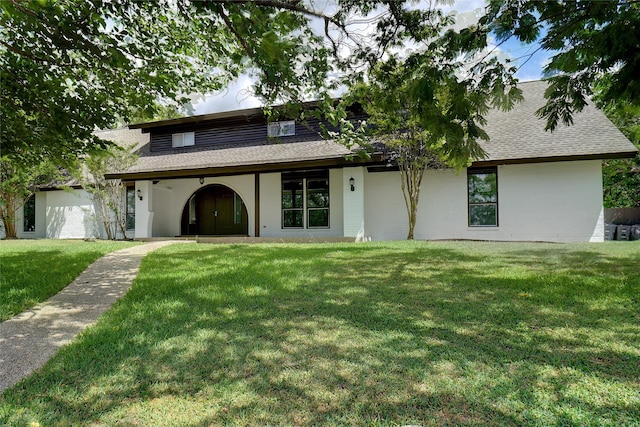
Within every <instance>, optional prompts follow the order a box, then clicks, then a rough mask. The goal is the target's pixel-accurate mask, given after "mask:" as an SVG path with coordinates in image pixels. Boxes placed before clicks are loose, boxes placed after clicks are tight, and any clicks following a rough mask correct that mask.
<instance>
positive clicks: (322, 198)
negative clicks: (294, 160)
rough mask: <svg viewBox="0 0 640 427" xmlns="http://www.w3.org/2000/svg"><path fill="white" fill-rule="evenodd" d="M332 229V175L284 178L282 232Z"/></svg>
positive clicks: (313, 174)
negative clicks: (304, 229)
mask: <svg viewBox="0 0 640 427" xmlns="http://www.w3.org/2000/svg"><path fill="white" fill-rule="evenodd" d="M305 227H306V228H327V227H329V173H328V172H327V171H322V172H315V173H306V174H300V173H292V174H283V175H282V228H305Z"/></svg>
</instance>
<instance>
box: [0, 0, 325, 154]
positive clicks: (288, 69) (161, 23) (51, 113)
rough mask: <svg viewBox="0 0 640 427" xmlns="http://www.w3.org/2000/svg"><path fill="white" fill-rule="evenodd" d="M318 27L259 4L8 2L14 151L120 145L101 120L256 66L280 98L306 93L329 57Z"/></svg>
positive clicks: (0, 27)
mask: <svg viewBox="0 0 640 427" xmlns="http://www.w3.org/2000/svg"><path fill="white" fill-rule="evenodd" d="M275 3H280V2H274V4H275ZM282 3H283V4H284V5H286V4H287V3H286V2H282ZM306 25H307V18H306V17H305V16H304V15H302V14H300V13H294V12H292V11H289V10H286V9H285V8H282V7H281V8H279V9H278V8H276V7H267V6H260V5H258V4H256V3H254V2H245V4H242V3H237V2H226V1H225V2H223V1H210V2H190V1H179V2H160V3H156V2H137V1H130V2H111V1H102V0H92V1H84V0H57V1H54V0H29V1H15V0H10V1H3V2H0V81H1V82H2V85H1V89H0V113H1V116H0V117H1V118H2V120H0V122H1V125H0V126H2V128H1V129H0V130H1V132H2V152H3V155H5V156H11V157H14V158H16V159H22V160H23V161H27V163H31V164H33V163H37V162H34V161H29V159H33V158H34V157H35V158H38V159H39V158H42V157H43V156H46V157H48V158H50V159H52V160H55V161H57V162H58V163H59V164H62V165H64V164H65V163H66V162H67V161H69V160H71V159H74V158H76V157H77V156H78V155H80V154H85V153H90V152H92V151H93V150H95V149H101V148H104V147H105V146H106V145H108V143H107V142H106V141H102V140H100V139H99V138H98V137H97V136H95V135H94V134H93V131H94V130H95V129H96V128H97V129H107V128H109V127H111V126H112V125H113V124H114V123H116V122H117V121H118V120H122V121H125V122H128V121H129V120H130V118H131V117H132V114H133V113H134V112H138V111H141V110H142V111H145V110H146V111H148V113H149V114H150V115H153V111H154V110H155V109H156V108H158V105H159V104H158V101H160V100H162V101H163V102H166V101H171V102H177V103H182V102H183V101H185V100H186V97H185V96H184V95H185V94H189V93H192V92H196V93H206V92H209V91H212V90H215V89H219V88H221V87H223V86H224V85H225V84H226V82H228V81H229V79H230V78H232V77H233V76H236V75H238V73H240V72H241V71H244V70H247V69H253V70H254V72H255V73H256V74H259V75H260V76H261V77H262V80H261V83H260V84H259V85H258V91H259V94H261V95H264V96H265V97H266V98H267V99H268V100H274V99H275V98H277V96H279V95H282V94H283V93H284V92H283V91H280V88H287V92H286V93H287V94H289V95H291V96H299V95H300V93H299V91H302V90H303V89H302V88H304V87H313V86H314V85H316V84H318V83H319V82H320V81H322V80H323V79H324V77H325V75H326V67H327V65H326V52H325V49H324V47H323V46H322V45H321V44H320V43H319V41H318V38H317V37H316V36H314V35H313V34H311V33H310V31H309V30H308V28H307V27H306Z"/></svg>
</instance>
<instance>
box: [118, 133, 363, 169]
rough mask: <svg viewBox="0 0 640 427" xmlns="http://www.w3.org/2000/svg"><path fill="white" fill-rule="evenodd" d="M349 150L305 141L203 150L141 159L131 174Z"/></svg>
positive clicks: (315, 157)
mask: <svg viewBox="0 0 640 427" xmlns="http://www.w3.org/2000/svg"><path fill="white" fill-rule="evenodd" d="M350 153H351V152H350V150H348V149H346V148H345V147H344V146H342V145H339V144H336V143H334V142H332V141H325V140H319V141H306V142H293V143H281V144H271V145H256V146H248V147H247V146H244V147H238V148H226V149H218V150H202V151H191V152H183V153H178V154H161V155H158V154H154V155H150V156H146V157H140V158H139V159H138V163H137V164H136V165H135V166H133V167H132V168H131V169H129V172H130V173H136V172H147V171H169V170H175V169H203V168H213V167H219V168H224V167H229V166H248V165H266V164H275V163H287V162H298V161H313V160H322V159H341V158H344V157H345V156H346V155H348V154H350Z"/></svg>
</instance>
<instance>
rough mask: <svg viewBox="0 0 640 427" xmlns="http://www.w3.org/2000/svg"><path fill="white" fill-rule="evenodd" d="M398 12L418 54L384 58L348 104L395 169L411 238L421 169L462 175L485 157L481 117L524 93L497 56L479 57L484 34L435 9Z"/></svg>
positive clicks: (355, 90) (507, 104)
mask: <svg viewBox="0 0 640 427" xmlns="http://www.w3.org/2000/svg"><path fill="white" fill-rule="evenodd" d="M402 13H403V15H402V22H404V24H403V25H404V26H405V28H406V32H407V34H409V36H408V39H409V40H410V41H411V43H412V44H415V45H416V46H417V47H416V49H414V50H413V51H411V52H405V51H402V52H398V53H395V54H393V53H391V52H390V53H388V54H387V56H386V58H385V59H384V60H380V61H378V62H377V64H375V66H373V67H372V68H371V69H370V72H369V73H368V75H367V76H366V77H365V78H363V79H362V81H361V82H360V83H359V84H357V85H356V86H355V87H354V88H353V89H352V93H351V94H350V96H349V97H348V98H350V99H349V100H348V101H347V102H358V103H359V104H361V105H362V106H363V108H364V110H365V111H366V112H367V113H368V115H369V117H370V118H369V120H368V123H366V124H365V128H366V130H367V132H366V133H368V134H369V135H373V141H376V142H380V143H382V144H383V145H384V146H385V149H386V150H388V151H390V152H391V161H393V162H394V163H396V164H397V165H398V166H399V167H400V172H401V183H402V191H403V195H404V199H405V202H406V207H407V214H408V219H409V233H408V235H407V238H408V239H413V230H414V227H415V222H416V214H417V207H418V200H419V193H420V186H421V182H422V177H423V174H424V171H425V169H427V168H443V167H445V166H447V167H453V168H456V169H458V170H460V169H462V168H465V167H467V166H468V165H469V164H470V162H471V161H473V160H478V159H481V158H483V157H484V152H483V150H482V148H481V147H480V145H479V143H478V140H480V139H484V140H486V139H488V136H487V134H486V132H485V131H484V130H483V129H482V125H484V124H485V123H486V121H485V119H484V116H485V115H486V113H487V112H488V111H489V108H491V107H493V108H500V109H504V110H508V109H510V108H511V107H512V106H513V105H514V103H515V102H516V101H519V100H521V99H522V94H521V91H520V90H519V89H517V88H516V86H515V80H514V79H513V77H512V76H511V75H510V72H511V71H512V70H510V69H508V68H506V67H505V66H504V65H503V64H502V63H500V62H499V61H498V60H497V59H496V58H491V59H488V58H482V59H480V60H478V58H479V57H478V55H481V53H482V52H483V51H484V50H485V48H486V47H487V44H486V34H484V33H483V32H482V31H479V30H476V29H464V30H462V31H460V32H456V31H454V30H452V29H450V28H449V27H450V25H451V24H452V22H451V20H450V18H449V17H446V16H443V15H442V14H441V13H439V12H438V11H431V12H430V13H429V14H424V12H421V11H414V12H411V11H403V12H402ZM425 19H427V20H428V22H429V24H428V25H425V23H424V20H425ZM380 37H382V36H380ZM380 43H381V42H380ZM363 144H366V142H364V143H363Z"/></svg>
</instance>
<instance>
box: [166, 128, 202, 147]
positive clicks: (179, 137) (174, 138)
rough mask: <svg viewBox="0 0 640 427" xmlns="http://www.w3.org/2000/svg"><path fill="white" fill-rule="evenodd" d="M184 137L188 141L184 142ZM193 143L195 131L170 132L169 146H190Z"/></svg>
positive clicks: (194, 143) (194, 141) (194, 142)
mask: <svg viewBox="0 0 640 427" xmlns="http://www.w3.org/2000/svg"><path fill="white" fill-rule="evenodd" d="M186 138H188V140H187V142H188V143H185V139H186ZM193 145H196V133H195V132H180V133H174V134H171V148H182V147H191V146H193Z"/></svg>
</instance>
